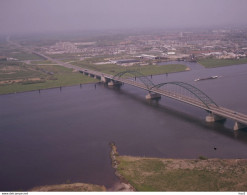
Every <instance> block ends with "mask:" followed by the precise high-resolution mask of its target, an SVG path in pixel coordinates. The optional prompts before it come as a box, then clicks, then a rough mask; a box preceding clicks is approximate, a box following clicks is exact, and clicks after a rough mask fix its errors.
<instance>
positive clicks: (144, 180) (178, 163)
mask: <svg viewBox="0 0 247 195" xmlns="http://www.w3.org/2000/svg"><path fill="white" fill-rule="evenodd" d="M117 161H118V163H119V165H118V167H117V171H118V172H119V173H120V175H122V176H123V177H124V178H125V179H126V180H127V181H128V182H129V183H130V184H131V185H132V186H133V187H134V188H135V189H136V190H137V191H246V190H247V174H246V173H247V160H230V159H229V160H222V159H208V160H201V159H196V160H188V159H156V158H137V157H129V156H118V157H117Z"/></svg>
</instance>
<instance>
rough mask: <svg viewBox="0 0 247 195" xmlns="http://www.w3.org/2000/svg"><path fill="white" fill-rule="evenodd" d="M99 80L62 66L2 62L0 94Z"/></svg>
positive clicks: (0, 68)
mask: <svg viewBox="0 0 247 195" xmlns="http://www.w3.org/2000/svg"><path fill="white" fill-rule="evenodd" d="M93 82H98V80H95V79H93V78H90V77H88V76H84V75H82V74H81V73H79V72H73V71H72V69H68V68H64V67H61V66H51V65H47V66H46V65H43V66H38V65H35V66H32V65H25V64H21V65H16V64H14V65H13V64H8V65H6V64H5V63H4V65H3V64H2V66H1V64H0V94H8V93H16V92H24V91H32V90H38V89H47V88H54V87H60V86H70V85H77V84H81V83H93Z"/></svg>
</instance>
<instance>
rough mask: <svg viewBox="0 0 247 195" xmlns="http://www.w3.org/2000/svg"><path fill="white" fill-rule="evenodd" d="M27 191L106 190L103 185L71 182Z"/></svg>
mask: <svg viewBox="0 0 247 195" xmlns="http://www.w3.org/2000/svg"><path fill="white" fill-rule="evenodd" d="M28 191H31V192H102V191H106V188H105V187H104V186H99V185H93V184H85V183H73V184H59V185H45V186H39V187H34V188H32V189H30V190H28Z"/></svg>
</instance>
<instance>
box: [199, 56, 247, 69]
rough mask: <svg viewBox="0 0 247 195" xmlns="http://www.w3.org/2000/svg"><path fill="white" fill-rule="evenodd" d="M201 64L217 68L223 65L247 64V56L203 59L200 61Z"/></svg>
mask: <svg viewBox="0 0 247 195" xmlns="http://www.w3.org/2000/svg"><path fill="white" fill-rule="evenodd" d="M198 63H199V64H201V65H203V66H204V67H205V68H217V67H223V66H233V65H241V64H247V58H241V59H213V58H212V59H211V58H210V59H202V60H199V61H198Z"/></svg>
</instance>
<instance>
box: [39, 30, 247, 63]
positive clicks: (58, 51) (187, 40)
mask: <svg viewBox="0 0 247 195" xmlns="http://www.w3.org/2000/svg"><path fill="white" fill-rule="evenodd" d="M246 36H247V30H246V29H245V30H243V29H227V30H226V29H224V30H223V29H220V30H207V31H202V30H200V31H180V32H178V31H170V32H166V31H164V32H158V33H152V34H147V33H145V34H136V35H124V36H122V37H121V38H119V37H117V38H118V39H114V35H113V40H111V39H109V40H107V41H104V42H103V41H101V40H97V39H96V40H94V41H79V42H72V41H59V42H56V43H55V44H54V45H51V46H47V47H46V46H45V47H41V48H39V51H41V52H43V53H45V54H48V55H51V56H52V55H56V57H57V56H59V55H61V56H63V54H67V55H66V56H67V57H68V56H69V54H71V55H73V56H74V57H76V58H77V59H79V60H84V59H87V58H95V57H103V58H101V60H103V61H100V62H97V63H96V64H98V65H100V64H107V63H113V64H119V65H122V66H131V65H151V64H155V63H157V62H160V61H190V62H196V61H198V60H200V59H204V58H215V59H240V58H246V55H247V40H246Z"/></svg>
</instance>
